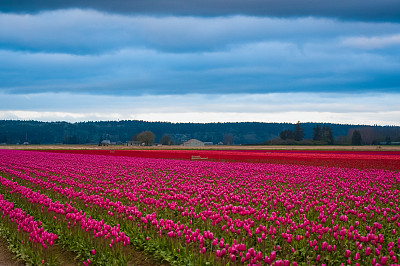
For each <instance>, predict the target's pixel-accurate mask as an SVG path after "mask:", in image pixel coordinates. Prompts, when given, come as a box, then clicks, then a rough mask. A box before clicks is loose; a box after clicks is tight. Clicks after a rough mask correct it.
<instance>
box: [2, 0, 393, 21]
mask: <svg viewBox="0 0 400 266" xmlns="http://www.w3.org/2000/svg"><path fill="white" fill-rule="evenodd" d="M71 8H79V9H96V10H101V11H103V12H109V13H123V14H153V15H179V16H182V15H183V16H227V15H250V16H273V17H305V16H314V17H334V18H340V19H349V20H369V21H371V20H379V21H392V20H396V21H399V14H400V4H399V2H398V1H397V0H379V1H376V0H346V1H345V0H338V1H321V0H279V1H276V0H229V1H226V0H191V1H187V0H146V1H143V0H130V1H126V0H113V1H108V0H69V1H54V0H40V1H32V0H18V1H1V6H0V10H2V11H5V12H16V13H35V12H40V11H43V10H46V11H48V10H57V9H71Z"/></svg>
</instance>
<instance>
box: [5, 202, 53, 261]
mask: <svg viewBox="0 0 400 266" xmlns="http://www.w3.org/2000/svg"><path fill="white" fill-rule="evenodd" d="M0 213H1V219H0V221H1V223H2V225H3V227H4V228H3V229H4V231H6V232H8V234H7V235H5V236H6V237H7V238H8V241H9V242H10V244H11V245H13V246H16V247H19V248H18V251H20V252H23V253H18V254H17V255H18V256H20V257H22V258H25V259H26V260H27V261H28V262H30V263H32V264H39V263H40V264H45V263H46V264H48V263H49V264H52V263H53V262H54V261H55V259H56V258H55V257H54V256H52V253H51V251H50V252H48V251H47V249H48V248H49V247H51V246H53V243H54V241H55V240H56V239H57V235H56V234H53V233H50V232H48V231H46V230H44V228H43V227H41V221H36V220H34V219H33V217H32V216H31V215H29V214H27V213H25V212H24V211H23V210H21V209H20V208H15V207H14V204H13V203H12V202H10V201H8V200H7V199H6V198H5V197H4V195H3V194H0ZM9 231H11V232H9ZM15 231H16V233H15Z"/></svg>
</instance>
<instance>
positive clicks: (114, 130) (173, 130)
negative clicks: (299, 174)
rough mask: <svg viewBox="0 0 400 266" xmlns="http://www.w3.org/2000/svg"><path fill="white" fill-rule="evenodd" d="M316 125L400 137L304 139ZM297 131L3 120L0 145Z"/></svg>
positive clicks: (247, 125) (253, 137)
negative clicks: (326, 130) (316, 132)
mask: <svg viewBox="0 0 400 266" xmlns="http://www.w3.org/2000/svg"><path fill="white" fill-rule="evenodd" d="M317 125H321V126H322V125H325V126H329V127H330V128H331V129H332V131H333V135H334V138H335V139H337V138H338V137H339V136H347V135H348V134H349V132H350V131H351V130H354V129H364V131H365V132H374V133H373V136H372V137H371V136H370V137H369V139H370V140H369V141H371V142H374V143H379V142H380V141H385V139H387V137H388V136H389V137H391V140H392V141H395V140H396V138H397V137H399V136H400V127H382V126H368V125H347V124H346V125H344V124H331V123H302V124H301V126H302V128H303V131H304V138H305V139H312V136H313V128H314V127H316V126H317ZM294 127H295V124H291V123H259V122H240V123H169V122H146V121H138V120H128V121H99V122H78V123H68V122H40V121H21V120H0V143H7V144H17V143H20V144H22V143H24V142H29V143H31V144H55V143H66V144H78V143H80V144H85V143H99V142H100V141H101V140H105V139H107V140H110V141H111V142H117V143H118V142H126V141H128V140H130V139H131V138H132V136H135V135H136V134H138V133H140V132H142V131H146V130H149V131H152V132H153V133H154V134H155V136H156V139H155V142H159V141H160V139H161V138H162V136H163V135H165V134H167V135H169V136H170V137H171V139H172V141H173V142H174V143H175V144H180V143H182V142H184V141H186V140H189V139H192V138H194V139H199V140H201V141H207V142H212V143H214V144H217V143H224V144H226V143H228V144H261V143H265V142H266V141H267V140H272V139H275V138H279V134H280V132H282V131H283V130H285V129H287V130H294ZM367 129H368V130H369V131H368V130H367ZM371 130H372V131H371ZM371 134H372V133H371ZM339 139H340V137H339ZM399 141H400V138H399ZM366 144H372V143H366Z"/></svg>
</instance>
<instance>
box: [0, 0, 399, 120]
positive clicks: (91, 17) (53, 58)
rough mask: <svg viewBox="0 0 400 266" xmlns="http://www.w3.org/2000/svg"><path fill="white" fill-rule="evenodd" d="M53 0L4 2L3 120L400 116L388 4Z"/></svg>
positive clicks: (392, 10) (395, 40)
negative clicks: (111, 2)
mask: <svg viewBox="0 0 400 266" xmlns="http://www.w3.org/2000/svg"><path fill="white" fill-rule="evenodd" d="M62 2H63V3H60V1H45V0H42V1H36V2H34V4H31V2H28V1H19V2H18V3H19V4H18V5H16V4H14V3H13V2H12V1H10V2H8V3H5V4H4V3H1V5H0V62H1V64H0V97H1V99H2V105H1V107H0V119H38V120H53V121H54V120H68V121H81V120H110V119H144V120H162V121H173V122H179V121H181V122H184V121H186V122H187V121H194V122H217V121H265V122H267V121H276V122H279V121H285V122H296V121H297V120H300V121H310V122H312V121H317V122H336V123H356V124H360V123H364V124H365V123H370V124H396V125H397V124H398V123H399V120H398V117H399V114H400V110H399V105H398V104H397V102H398V101H399V100H400V75H399V73H400V37H399V36H400V20H399V17H398V14H399V13H400V12H397V11H399V4H397V1H392V0H383V1H379V4H377V3H378V1H372V0H367V1H362V2H361V1H358V0H353V1H347V2H344V1H337V2H335V3H333V2H332V3H329V2H325V1H319V0H318V1H317V0H311V1H306V0H304V1H303V0H300V1H294V0H284V1H272V0H266V1H259V0H250V1H246V2H245V1H238V0H233V1H231V2H230V5H229V6H227V5H226V4H225V2H223V1H222V0H221V1H220V0H218V1H213V2H211V1H209V2H208V1H202V2H197V0H195V1H181V0H165V1H163V2H161V1H156V0H150V1H129V2H128V1H117V2H113V5H110V4H109V3H110V2H109V1H88V0H86V1H69V2H66V1H62ZM156 2H157V3H158V5H154V6H153V7H152V6H151V3H153V4H154V3H156ZM322 2H323V3H324V4H321V3H322ZM166 3H169V4H173V5H167V4H166ZM278 3H279V4H278ZM163 4H165V5H163Z"/></svg>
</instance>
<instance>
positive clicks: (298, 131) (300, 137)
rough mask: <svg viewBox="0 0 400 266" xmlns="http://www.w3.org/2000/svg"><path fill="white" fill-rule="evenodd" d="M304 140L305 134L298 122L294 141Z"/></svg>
mask: <svg viewBox="0 0 400 266" xmlns="http://www.w3.org/2000/svg"><path fill="white" fill-rule="evenodd" d="M303 138H304V132H303V129H302V128H301V124H300V121H298V122H297V124H296V127H295V129H294V140H296V141H301V140H303Z"/></svg>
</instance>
